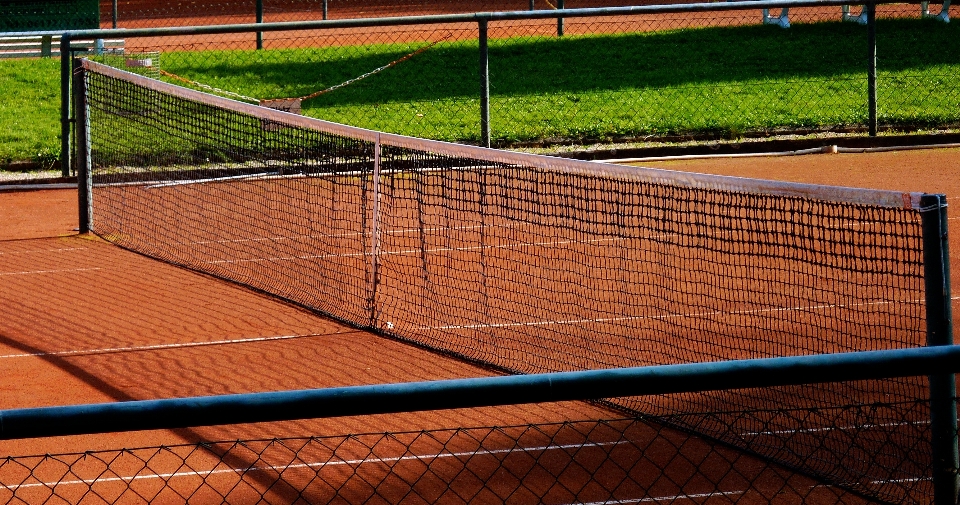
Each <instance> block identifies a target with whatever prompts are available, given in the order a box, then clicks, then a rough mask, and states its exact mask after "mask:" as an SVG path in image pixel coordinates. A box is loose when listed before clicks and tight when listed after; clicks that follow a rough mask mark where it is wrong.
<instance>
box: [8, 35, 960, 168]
mask: <svg viewBox="0 0 960 505" xmlns="http://www.w3.org/2000/svg"><path fill="white" fill-rule="evenodd" d="M423 46H424V44H422V43H421V44H416V43H412V44H392V45H369V46H343V47H332V48H316V49H281V50H265V51H203V52H197V51H194V52H165V53H163V54H162V55H161V57H160V58H159V59H160V66H161V68H163V69H164V70H167V71H169V72H173V73H174V74H177V75H180V76H183V77H186V78H189V79H192V80H195V81H198V82H202V83H204V84H206V85H209V86H214V87H217V88H221V89H223V90H227V91H231V92H235V93H240V94H243V95H247V96H250V97H253V98H258V99H267V98H286V97H298V96H303V95H307V94H310V93H312V92H314V91H317V90H321V89H326V88H329V87H331V86H334V85H337V84H340V83H342V82H344V81H347V80H349V79H352V78H356V77H357V76H360V75H363V74H365V73H367V72H370V71H371V70H373V69H376V68H378V67H380V66H383V65H385V64H387V63H389V62H391V61H394V60H397V59H398V58H401V57H403V56H405V55H407V54H410V53H411V52H413V51H415V50H416V49H418V48H421V47H423ZM866 51H867V47H866V28H865V27H863V26H859V25H855V24H850V23H843V24H842V23H815V24H801V23H798V24H795V25H794V26H793V27H792V28H790V29H789V30H782V29H779V28H776V27H772V26H760V25H756V26H744V27H733V28H729V27H728V28H703V29H686V30H674V31H663V32H653V33H630V34H619V35H592V36H567V37H564V38H559V39H558V38H556V37H541V38H513V39H501V40H491V41H490V77H491V115H492V119H491V123H492V130H493V137H494V139H495V141H499V142H500V143H501V144H508V143H510V142H517V141H530V140H540V139H554V138H557V139H585V140H586V139H590V140H594V139H600V140H602V139H605V138H612V137H618V136H637V135H654V136H655V135H663V134H703V133H707V134H719V135H725V136H736V135H739V134H741V133H743V132H748V131H755V130H770V129H781V128H787V129H789V128H830V127H835V126H842V125H863V124H865V122H866V118H867V104H866V97H867V89H866V72H867V65H866V61H865V54H866ZM477 53H478V51H477V43H476V42H475V41H472V42H441V43H439V44H437V45H435V46H432V47H430V48H429V49H427V50H426V51H425V52H423V53H421V54H418V55H417V56H415V57H413V58H411V59H409V60H407V61H404V62H402V63H399V64H397V65H395V66H393V67H391V68H388V69H386V70H384V71H382V72H379V73H377V74H375V75H372V76H370V77H368V78H365V79H363V80H360V81H358V82H355V83H353V84H351V85H349V86H345V87H343V88H340V89H337V90H335V91H332V92H329V93H326V94H323V95H321V96H319V97H317V98H314V99H311V100H308V101H306V102H304V113H305V114H306V115H309V116H313V117H320V118H323V119H328V120H332V121H337V122H342V123H347V124H352V125H356V126H362V127H366V128H371V129H376V130H382V131H389V132H394V133H401V134H407V135H414V136H423V137H431V138H438V139H443V140H454V141H477V140H478V139H479V137H480V131H479V120H480V117H479V109H480V105H479V104H480V100H479V96H478V95H479V89H480V84H479V80H478V69H479V63H478V55H477ZM878 55H879V58H878V61H879V103H880V105H879V109H880V118H881V122H882V123H883V124H887V125H893V126H898V125H899V126H902V127H904V128H914V127H929V126H938V125H945V124H954V123H957V122H958V119H960V87H958V86H957V84H956V81H957V79H956V76H957V75H960V72H958V71H960V26H958V24H957V23H951V24H948V25H945V24H942V23H937V22H934V21H931V20H919V19H901V20H882V21H880V22H879V23H878ZM0 70H2V72H0V90H4V91H6V94H5V95H6V97H7V100H5V106H0V107H5V108H0V122H2V123H0V124H4V125H8V124H12V125H15V126H14V127H13V128H7V129H6V131H7V133H6V134H5V135H6V136H5V137H3V141H2V143H0V149H2V150H0V159H34V158H39V159H48V158H49V157H50V156H51V155H53V154H55V153H56V150H57V149H58V146H59V140H58V138H57V129H58V121H57V114H58V105H59V100H58V98H57V96H58V89H57V86H58V75H59V74H58V66H57V61H56V60H20V61H15V62H0ZM172 82H176V81H172ZM11 96H12V97H13V98H14V100H11V99H10V97H11Z"/></svg>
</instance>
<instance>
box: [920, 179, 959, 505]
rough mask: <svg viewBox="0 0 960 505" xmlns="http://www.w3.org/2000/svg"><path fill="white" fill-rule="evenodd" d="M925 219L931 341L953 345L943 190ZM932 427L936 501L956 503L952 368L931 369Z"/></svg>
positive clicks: (925, 202) (925, 207) (929, 201)
mask: <svg viewBox="0 0 960 505" xmlns="http://www.w3.org/2000/svg"><path fill="white" fill-rule="evenodd" d="M920 206H921V209H922V214H921V216H922V225H923V264H924V283H925V295H926V311H927V345H928V346H941V345H953V315H952V307H951V303H952V300H951V299H950V254H949V248H948V242H947V201H946V197H945V196H943V195H924V196H923V197H922V198H921V200H920ZM929 380H930V432H931V443H932V451H931V452H932V456H933V503H934V504H935V505H956V503H957V492H958V490H960V485H958V484H960V482H958V479H957V477H958V474H957V467H958V466H960V455H958V449H957V403H956V397H957V389H956V382H955V378H954V375H953V374H942V375H931V376H930V377H929Z"/></svg>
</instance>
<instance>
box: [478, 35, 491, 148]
mask: <svg viewBox="0 0 960 505" xmlns="http://www.w3.org/2000/svg"><path fill="white" fill-rule="evenodd" d="M477 23H478V24H479V25H480V26H479V27H480V30H479V31H480V36H479V37H480V39H479V43H480V145H482V146H483V147H490V51H489V48H488V46H487V20H486V19H481V20H479V21H478V22H477Z"/></svg>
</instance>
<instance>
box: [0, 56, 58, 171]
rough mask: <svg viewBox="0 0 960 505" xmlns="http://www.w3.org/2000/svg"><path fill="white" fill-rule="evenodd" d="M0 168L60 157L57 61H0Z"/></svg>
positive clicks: (49, 160) (43, 161) (47, 162)
mask: <svg viewBox="0 0 960 505" xmlns="http://www.w3.org/2000/svg"><path fill="white" fill-rule="evenodd" d="M0 94H2V95H3V99H2V100H0V165H3V164H7V163H10V162H11V161H24V160H32V161H39V162H41V163H44V164H51V163H53V162H54V161H55V160H56V159H57V158H59V156H60V154H59V153H60V60H59V59H24V60H6V61H0Z"/></svg>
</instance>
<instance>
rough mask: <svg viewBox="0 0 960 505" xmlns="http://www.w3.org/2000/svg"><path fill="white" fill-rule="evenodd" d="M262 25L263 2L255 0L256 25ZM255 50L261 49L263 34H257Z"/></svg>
mask: <svg viewBox="0 0 960 505" xmlns="http://www.w3.org/2000/svg"><path fill="white" fill-rule="evenodd" d="M261 23H263V0H257V24H258V25H259V24H261ZM257 49H263V32H257Z"/></svg>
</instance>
